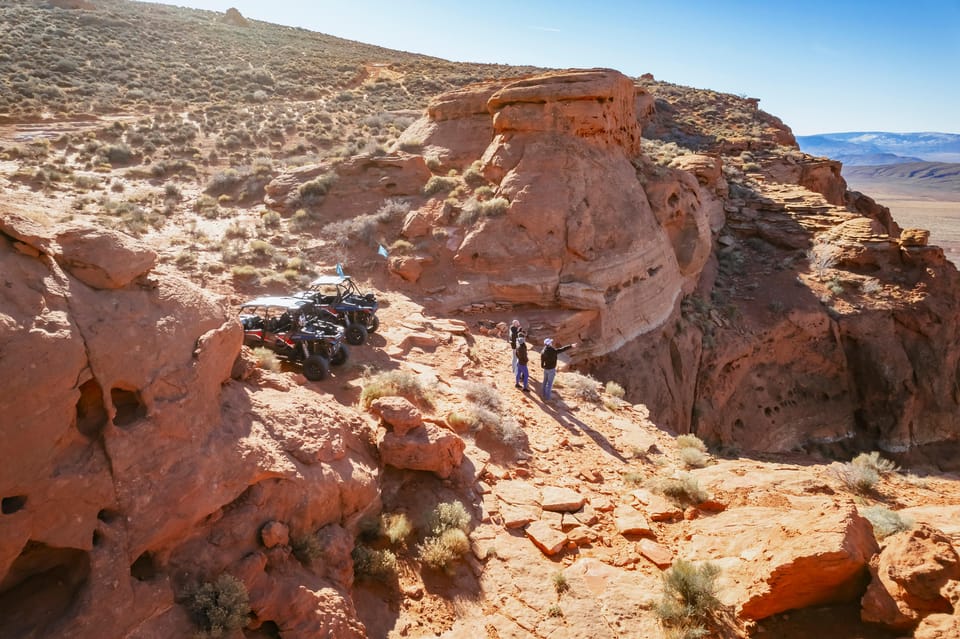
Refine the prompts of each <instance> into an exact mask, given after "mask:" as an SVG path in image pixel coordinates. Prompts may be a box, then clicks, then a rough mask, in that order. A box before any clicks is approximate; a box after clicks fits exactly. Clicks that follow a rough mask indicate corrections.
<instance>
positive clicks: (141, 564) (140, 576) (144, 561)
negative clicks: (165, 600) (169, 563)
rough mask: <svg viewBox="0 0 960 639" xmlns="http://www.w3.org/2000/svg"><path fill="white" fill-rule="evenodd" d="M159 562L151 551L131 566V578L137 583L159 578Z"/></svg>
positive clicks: (138, 558)
mask: <svg viewBox="0 0 960 639" xmlns="http://www.w3.org/2000/svg"><path fill="white" fill-rule="evenodd" d="M157 572H159V571H158V569H157V562H156V559H155V558H154V556H153V553H152V552H150V551H149V550H148V551H146V552H144V553H143V554H141V555H140V556H139V557H137V560H136V561H134V562H133V564H131V566H130V576H131V577H133V578H134V579H136V580H137V581H150V580H151V579H153V578H154V577H156V576H157Z"/></svg>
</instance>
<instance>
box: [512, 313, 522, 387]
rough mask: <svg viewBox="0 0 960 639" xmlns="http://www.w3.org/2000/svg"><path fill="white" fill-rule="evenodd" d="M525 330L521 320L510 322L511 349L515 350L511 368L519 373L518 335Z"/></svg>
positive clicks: (514, 372)
mask: <svg viewBox="0 0 960 639" xmlns="http://www.w3.org/2000/svg"><path fill="white" fill-rule="evenodd" d="M521 332H523V329H521V328H520V320H516V319H515V320H513V322H512V323H511V324H510V350H511V351H512V352H513V356H512V359H511V362H510V370H512V371H513V374H514V375H516V374H517V336H519V335H520V333H521Z"/></svg>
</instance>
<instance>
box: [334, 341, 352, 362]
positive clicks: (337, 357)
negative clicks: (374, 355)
mask: <svg viewBox="0 0 960 639" xmlns="http://www.w3.org/2000/svg"><path fill="white" fill-rule="evenodd" d="M348 357H350V353H349V352H348V351H347V347H346V346H344V345H343V344H341V345H340V348H338V349H337V352H336V353H334V354H333V357H331V358H330V363H331V364H333V365H334V366H340V365H342V364H343V363H344V362H346V361H347V358H348Z"/></svg>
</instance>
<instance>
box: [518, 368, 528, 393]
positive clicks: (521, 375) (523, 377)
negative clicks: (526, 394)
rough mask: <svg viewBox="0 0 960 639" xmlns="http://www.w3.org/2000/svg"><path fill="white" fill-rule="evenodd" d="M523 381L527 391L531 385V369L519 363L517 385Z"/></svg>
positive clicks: (524, 388)
mask: <svg viewBox="0 0 960 639" xmlns="http://www.w3.org/2000/svg"><path fill="white" fill-rule="evenodd" d="M521 381H522V382H523V390H527V387H528V386H529V384H530V369H529V368H527V365H526V364H521V363H520V362H517V384H519V383H520V382H521Z"/></svg>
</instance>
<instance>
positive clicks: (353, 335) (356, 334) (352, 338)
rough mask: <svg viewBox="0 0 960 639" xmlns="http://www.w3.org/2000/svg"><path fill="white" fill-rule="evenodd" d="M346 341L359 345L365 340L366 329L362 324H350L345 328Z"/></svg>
mask: <svg viewBox="0 0 960 639" xmlns="http://www.w3.org/2000/svg"><path fill="white" fill-rule="evenodd" d="M346 334H347V343H348V344H353V345H354V346H359V345H360V344H363V343H364V342H366V341H367V329H366V328H364V326H363V324H350V325H349V326H347V329H346Z"/></svg>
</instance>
